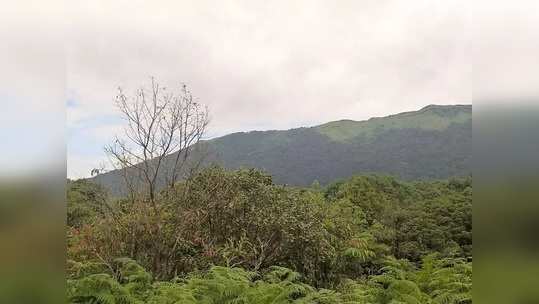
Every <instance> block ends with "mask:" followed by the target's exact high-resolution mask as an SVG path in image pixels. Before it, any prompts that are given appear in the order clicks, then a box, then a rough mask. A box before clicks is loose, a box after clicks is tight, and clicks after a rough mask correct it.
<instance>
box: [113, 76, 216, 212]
mask: <svg viewBox="0 0 539 304" xmlns="http://www.w3.org/2000/svg"><path fill="white" fill-rule="evenodd" d="M116 104H117V106H118V108H119V109H120V111H121V112H122V114H123V116H124V118H125V120H126V121H127V125H126V127H125V128H124V135H125V139H121V138H120V137H118V136H116V137H115V140H114V142H113V143H112V144H111V145H108V146H106V147H105V152H106V153H107V154H108V155H109V158H110V159H111V160H112V161H113V165H114V167H115V168H116V169H120V172H121V173H122V175H123V177H124V180H125V182H126V184H127V188H128V189H129V192H130V195H135V194H144V195H145V196H146V197H147V198H148V199H149V200H150V202H151V203H152V204H153V205H154V207H155V196H156V191H157V190H158V189H157V187H158V181H159V179H163V180H162V181H163V182H164V183H165V184H166V185H167V186H173V185H174V183H175V182H177V181H178V179H179V177H180V173H181V172H182V170H184V166H185V164H186V163H187V161H188V159H189V156H190V154H191V152H192V148H193V147H194V146H195V145H196V144H197V143H198V142H199V141H200V140H201V138H202V137H203V135H204V134H205V132H206V129H207V126H208V123H209V116H208V109H207V107H205V106H203V105H201V104H200V103H197V102H196V101H195V100H194V99H193V96H192V95H191V92H190V91H189V90H188V89H187V87H186V86H185V85H183V84H182V85H181V86H180V88H179V90H168V89H167V88H165V87H162V86H160V85H159V84H158V83H157V82H156V81H155V79H154V78H153V77H152V78H151V88H149V89H146V88H144V87H141V88H139V89H138V90H137V91H136V93H135V94H134V96H128V95H126V94H125V93H124V91H123V90H122V88H118V95H117V96H116ZM173 152H176V155H175V156H174V157H173V158H172V157H169V159H167V161H166V164H165V158H166V157H167V156H169V155H170V154H172V153H173ZM171 159H172V161H171ZM165 165H166V168H164V166H165Z"/></svg>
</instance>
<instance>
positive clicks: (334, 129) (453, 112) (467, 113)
mask: <svg viewBox="0 0 539 304" xmlns="http://www.w3.org/2000/svg"><path fill="white" fill-rule="evenodd" d="M471 109H472V106H471V105H434V104H432V105H428V106H426V107H423V108H422V109H420V110H418V111H410V112H403V113H399V114H394V115H389V116H385V117H373V118H370V119H368V120H363V121H354V120H338V121H333V122H329V123H326V124H323V125H320V126H317V127H316V129H317V130H318V131H319V132H320V133H321V134H324V135H326V136H328V137H329V138H331V139H332V140H335V141H339V142H348V141H351V140H354V139H356V138H358V137H362V138H365V139H368V138H372V137H373V136H376V134H379V133H381V132H385V131H389V130H394V129H423V130H438V131H441V130H444V129H446V128H448V127H449V126H450V125H451V124H453V123H463V122H466V121H468V120H470V119H471V118H472V116H471Z"/></svg>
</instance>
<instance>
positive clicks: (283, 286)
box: [67, 126, 472, 304]
mask: <svg viewBox="0 0 539 304" xmlns="http://www.w3.org/2000/svg"><path fill="white" fill-rule="evenodd" d="M450 128H452V126H448V127H447V129H445V130H446V131H447V130H448V129H450ZM416 131H417V132H419V131H418V130H416ZM339 140H349V139H345V138H340V139H339ZM471 210H472V183H471V178H470V177H464V178H455V179H449V180H441V181H405V180H401V179H397V178H393V177H387V176H380V175H358V176H354V177H351V178H347V179H343V180H341V181H337V182H333V183H330V184H328V185H327V186H320V185H319V184H317V183H315V184H313V185H312V186H311V187H309V188H305V187H292V186H283V185H280V184H279V183H276V182H274V180H273V178H272V177H271V176H270V175H267V174H265V173H263V172H261V171H259V170H256V169H242V170H227V169H225V168H222V167H215V166H211V167H208V168H205V169H203V170H202V171H200V172H198V173H197V174H194V175H192V176H191V177H190V178H188V179H186V180H183V181H180V182H178V183H177V184H176V185H175V186H174V187H172V188H167V189H166V190H163V191H161V192H160V193H159V195H158V196H157V197H156V198H155V199H154V200H152V201H149V200H147V199H144V198H121V199H117V198H113V197H109V196H107V195H106V194H105V191H104V189H103V188H102V187H101V186H98V185H96V184H92V183H91V182H89V181H87V180H78V181H69V182H68V235H67V239H68V270H67V273H68V295H67V297H68V302H69V303H102V304H104V303H107V304H110V303H154V304H157V303H159V304H162V303H216V304H217V303H219V304H221V303H223V304H225V303H230V304H231V303H410V304H411V303H471V302H472V300H471V288H472V283H471V276H472V260H471V252H472V215H471Z"/></svg>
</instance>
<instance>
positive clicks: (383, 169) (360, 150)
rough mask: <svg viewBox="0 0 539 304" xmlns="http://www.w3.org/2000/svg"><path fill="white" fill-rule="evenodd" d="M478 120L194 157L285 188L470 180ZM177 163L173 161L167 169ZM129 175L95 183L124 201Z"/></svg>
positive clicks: (291, 133) (268, 139) (223, 146)
mask: <svg viewBox="0 0 539 304" xmlns="http://www.w3.org/2000/svg"><path fill="white" fill-rule="evenodd" d="M471 113H472V106H471V105H463V106H458V105H455V106H429V107H426V108H424V109H421V110H419V111H414V112H409V113H401V114H397V115H392V116H388V117H382V118H373V119H370V120H367V121H362V122H358V121H336V122H331V123H328V124H324V125H321V126H316V127H311V128H297V129H291V130H282V131H253V132H245V133H233V134H229V135H226V136H223V137H219V138H215V139H211V140H208V141H205V142H204V143H201V144H200V145H199V146H197V149H195V150H197V151H203V152H200V153H198V154H197V153H196V152H194V151H195V150H193V154H192V157H194V159H201V158H204V159H205V162H203V164H202V165H203V166H211V165H212V164H219V165H221V166H223V167H226V168H228V169H240V168H245V167H248V168H250V167H252V168H259V169H263V170H265V171H267V172H268V173H269V174H271V176H272V177H273V178H274V180H275V181H276V182H277V183H279V184H287V185H293V186H303V187H308V186H310V185H311V183H313V181H315V180H317V181H318V182H319V184H320V185H322V186H324V185H327V184H329V183H331V182H333V181H334V180H336V179H340V178H349V177H351V176H353V175H355V174H358V173H360V174H366V173H380V174H391V175H395V176H398V177H399V178H403V179H410V180H416V179H440V178H449V177H452V176H465V175H468V174H470V173H471V170H470V168H471V155H472V141H471V139H472V120H471V117H472V115H471ZM198 148H200V149H198ZM176 157H177V154H175V153H173V154H171V155H170V156H168V157H166V158H165V159H164V163H165V166H164V167H167V166H166V164H167V163H172V162H173V161H174V159H175V158H176ZM122 176H123V175H122V174H121V172H119V171H114V170H113V171H110V172H107V173H105V174H100V175H97V176H96V177H94V178H93V180H94V181H95V182H97V183H99V184H102V185H104V186H106V187H107V189H108V190H109V191H111V193H112V194H114V195H117V196H120V195H123V194H125V193H126V192H127V187H126V185H125V184H124V182H123V177H122ZM135 178H136V177H135ZM159 179H160V180H162V181H164V180H165V178H164V176H160V177H159ZM164 185H165V184H164V183H161V186H162V187H163V186H164Z"/></svg>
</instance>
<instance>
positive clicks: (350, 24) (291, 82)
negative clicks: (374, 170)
mask: <svg viewBox="0 0 539 304" xmlns="http://www.w3.org/2000/svg"><path fill="white" fill-rule="evenodd" d="M158 2H159V3H158ZM158 2H156V1H135V0H130V1H81V2H80V3H79V4H78V5H77V6H76V7H75V6H70V7H68V8H65V7H63V6H58V5H57V6H54V5H48V6H46V7H43V5H42V4H40V3H41V2H39V1H34V2H33V3H34V5H33V6H32V8H31V10H34V11H36V12H37V11H39V12H42V11H45V12H49V11H51V12H52V13H53V14H47V16H46V17H43V16H41V17H40V18H41V19H40V20H39V22H37V21H35V22H34V23H36V24H37V25H38V26H37V27H35V26H34V27H32V28H31V29H30V28H27V26H26V24H23V23H21V22H19V24H18V25H19V27H18V28H17V30H16V31H13V30H10V31H7V30H6V31H5V33H3V34H4V35H6V36H7V37H10V38H13V41H15V42H16V41H20V43H19V44H17V43H14V44H13V46H18V47H19V48H18V49H17V52H18V61H12V60H7V59H6V60H4V61H6V62H5V64H4V62H2V63H3V64H4V65H3V69H4V71H5V70H6V69H7V70H9V72H10V73H11V74H10V73H4V74H8V75H13V73H19V72H20V70H21V66H22V65H21V64H23V63H24V64H25V65H26V66H31V68H32V69H33V70H32V71H38V73H36V74H37V75H34V77H33V78H32V77H30V78H25V77H26V76H24V77H23V76H20V75H19V76H20V78H21V79H24V81H15V82H14V84H16V85H18V87H17V89H15V90H12V89H10V90H0V94H2V95H1V96H3V100H17V99H23V100H28V101H27V102H30V100H38V102H37V103H39V99H36V98H35V97H36V96H40V98H41V105H35V106H32V108H33V109H34V110H33V112H34V113H40V112H39V111H42V112H41V113H43V111H47V110H50V108H49V107H48V106H45V105H44V104H43V102H42V100H43V98H42V97H43V96H44V94H48V95H47V96H48V97H50V98H53V97H56V96H57V94H61V93H62V90H60V91H58V92H57V91H55V90H53V89H51V88H53V87H54V88H56V86H51V85H50V84H49V83H48V81H51V80H52V79H54V80H55V81H56V80H57V81H58V82H59V83H63V86H62V85H59V86H58V88H62V89H63V93H64V94H65V95H64V96H65V98H64V99H63V100H65V101H64V102H63V103H62V107H63V108H64V109H65V112H63V111H62V110H59V111H58V112H59V113H64V114H66V115H67V119H66V120H67V130H66V132H67V133H66V141H67V172H68V177H72V178H75V177H83V176H88V175H89V172H90V170H91V169H92V168H94V167H96V166H98V165H99V164H100V163H101V162H103V161H105V159H106V158H105V155H104V152H103V146H104V145H105V144H106V143H108V142H109V141H110V140H111V138H112V136H113V135H114V133H119V132H120V128H121V123H122V121H121V120H120V119H119V116H118V113H117V111H116V109H115V107H114V103H113V100H114V96H115V94H116V88H117V87H118V86H122V87H124V88H125V89H126V90H127V91H128V92H131V91H133V90H134V89H136V88H137V87H138V86H139V85H142V84H147V83H148V81H149V77H150V76H154V77H156V79H157V80H158V81H159V82H161V83H163V84H165V85H166V86H168V87H172V86H179V84H180V83H186V84H187V85H188V86H189V87H190V88H191V91H192V93H193V95H194V96H195V97H196V98H197V99H198V100H199V101H200V102H201V103H204V104H206V105H208V107H209V109H210V113H211V117H212V121H211V125H210V130H209V133H208V136H209V137H215V136H220V135H224V134H227V133H230V132H235V131H248V130H267V129H288V128H294V127H300V126H312V125H316V124H320V123H324V122H327V121H331V120H338V119H345V118H346V119H354V120H362V119H368V118H370V117H373V116H385V115H389V114H394V113H398V112H402V111H409V110H416V109H419V108H421V107H423V106H425V105H428V104H456V103H471V102H472V82H473V81H474V80H476V78H477V74H476V75H474V76H475V77H476V78H474V77H472V63H473V57H472V54H473V53H474V52H475V53H477V50H475V49H474V47H477V44H478V43H477V41H478V39H477V36H476V37H475V39H474V36H473V33H472V32H473V31H472V30H474V29H476V28H477V27H480V26H477V25H474V24H473V23H472V12H471V10H472V8H471V7H470V5H469V2H468V1H465V0H457V1H436V0H413V1H404V0H398V1H397V0H353V1H347V0H339V1H312V0H309V1H158ZM489 8H490V7H489ZM500 12H503V13H504V14H505V12H506V11H505V10H500ZM10 15H13V14H12V13H11V12H10V11H9V10H7V13H6V16H7V17H9V16H10ZM513 17H516V18H514V19H513V20H518V19H519V18H518V17H519V15H518V14H516V15H515V16H513ZM11 18H12V19H13V20H16V19H14V18H15V17H11ZM4 20H6V19H4ZM13 20H12V21H13ZM497 20H498V21H492V22H491V24H495V25H498V24H499V25H500V26H506V25H505V24H504V23H501V22H499V19H497ZM15 23H17V22H15ZM34 25H35V24H34ZM492 32H494V30H493V31H492ZM21 35H23V37H24V35H31V37H32V38H33V39H32V40H33V41H36V42H35V43H36V45H32V44H28V43H27V41H26V39H21V38H20V36H21ZM15 37H16V38H15ZM487 42H488V40H487ZM37 43H40V45H39V47H38V46H37ZM13 46H10V49H9V51H11V52H13V50H14V48H13ZM0 53H1V52H0ZM530 53H531V52H530ZM45 57H46V60H45ZM479 57H480V62H481V63H483V65H485V66H489V63H491V62H492V60H491V59H490V60H489V59H488V58H489V56H483V54H481V56H479ZM490 58H492V56H490ZM481 59H484V60H481ZM32 60H34V61H36V62H37V61H39V64H37V63H36V64H31V63H32ZM476 60H477V58H476ZM41 61H43V63H42V62H41ZM29 62H30V63H29ZM53 67H56V68H53ZM58 67H60V68H58ZM52 71H58V73H57V74H55V73H53V72H52ZM20 73H22V72H20ZM478 75H479V76H480V77H485V75H488V74H478ZM3 77H7V76H5V75H4V76H3ZM10 77H11V76H10ZM44 79H45V81H44ZM18 80H20V79H18ZM27 83H31V84H32V90H29V89H28V87H27V86H24V85H22V84H27ZM40 84H47V85H40ZM34 85H35V86H36V87H35V88H34ZM44 92H46V93H44ZM25 94H26V95H25ZM25 102H26V101H25ZM34 104H35V102H34ZM40 107H41V108H42V110H39V109H40ZM28 117H33V116H28ZM53 117H56V116H53ZM13 119H15V118H13ZM17 119H18V118H17ZM28 119H29V120H30V118H28ZM32 120H33V118H32ZM52 120H54V119H52ZM52 120H51V122H49V124H50V123H52ZM54 121H55V120H54ZM59 121H61V120H59ZM44 123H45V124H47V122H44ZM50 140H52V139H46V140H44V142H49V141H50Z"/></svg>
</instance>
